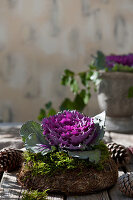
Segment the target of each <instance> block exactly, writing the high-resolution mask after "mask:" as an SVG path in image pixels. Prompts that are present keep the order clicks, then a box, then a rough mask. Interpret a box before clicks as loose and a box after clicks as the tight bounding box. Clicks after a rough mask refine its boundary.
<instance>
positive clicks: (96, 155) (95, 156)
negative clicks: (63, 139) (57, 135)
mask: <svg viewBox="0 0 133 200" xmlns="http://www.w3.org/2000/svg"><path fill="white" fill-rule="evenodd" d="M68 155H69V156H71V157H74V158H79V159H88V158H89V161H90V162H93V163H95V164H97V163H98V162H99V161H100V157H101V152H100V151H99V150H98V149H95V150H89V151H68Z"/></svg>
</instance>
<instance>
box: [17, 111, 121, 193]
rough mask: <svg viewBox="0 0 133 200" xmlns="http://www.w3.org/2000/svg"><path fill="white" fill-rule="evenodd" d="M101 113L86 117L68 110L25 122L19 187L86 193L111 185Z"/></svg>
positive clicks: (114, 173)
mask: <svg viewBox="0 0 133 200" xmlns="http://www.w3.org/2000/svg"><path fill="white" fill-rule="evenodd" d="M104 123H105V112H103V113H101V114H99V115H97V116H95V117H88V116H85V115H84V114H82V113H80V112H78V111H76V110H72V111H69V110H68V111H66V110H64V111H63V112H59V113H57V114H56V115H54V116H50V117H49V118H44V119H43V120H42V123H41V124H38V123H36V122H33V121H29V122H27V123H25V124H24V125H23V126H22V128H21V130H20V134H21V136H22V139H23V141H24V143H25V147H26V149H27V151H26V152H25V155H24V157H25V162H24V164H23V166H22V169H21V171H20V173H19V176H18V180H19V183H20V184H21V185H23V186H24V187H26V188H28V189H32V190H40V191H42V190H47V189H48V190H49V192H54V193H55V192H56V193H64V194H67V195H68V194H87V193H93V192H96V191H100V190H102V189H105V188H108V187H111V186H112V185H114V184H115V183H116V181H117V178H118V168H117V165H116V163H115V161H114V160H113V159H112V158H111V156H110V153H109V151H108V148H107V146H106V145H105V144H104V143H103V141H102V139H103V136H104Z"/></svg>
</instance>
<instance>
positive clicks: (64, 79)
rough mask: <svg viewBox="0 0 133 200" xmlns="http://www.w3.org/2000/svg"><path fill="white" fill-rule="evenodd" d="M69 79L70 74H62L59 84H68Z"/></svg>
mask: <svg viewBox="0 0 133 200" xmlns="http://www.w3.org/2000/svg"><path fill="white" fill-rule="evenodd" d="M71 80H72V77H71V76H66V75H63V76H62V77H61V84H62V85H65V86H66V85H69V84H70V82H71Z"/></svg>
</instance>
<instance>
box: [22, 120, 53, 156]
mask: <svg viewBox="0 0 133 200" xmlns="http://www.w3.org/2000/svg"><path fill="white" fill-rule="evenodd" d="M20 135H21V136H22V140H23V142H24V143H25V147H26V149H27V150H30V151H31V152H34V153H39V152H40V148H39V145H43V146H45V152H48V151H50V150H51V146H50V145H49V143H48V141H47V140H46V139H45V137H44V136H43V134H42V128H41V125H40V124H39V123H37V122H34V121H28V122H26V123H25V124H23V125H22V127H21V129H20ZM43 154H44V150H43Z"/></svg>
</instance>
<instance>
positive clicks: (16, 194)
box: [0, 129, 133, 200]
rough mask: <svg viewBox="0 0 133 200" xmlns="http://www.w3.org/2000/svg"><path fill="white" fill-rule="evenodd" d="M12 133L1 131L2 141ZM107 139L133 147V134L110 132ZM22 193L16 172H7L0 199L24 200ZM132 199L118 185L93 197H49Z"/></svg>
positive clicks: (55, 199)
mask: <svg viewBox="0 0 133 200" xmlns="http://www.w3.org/2000/svg"><path fill="white" fill-rule="evenodd" d="M5 130H7V129H5ZM11 130H12V134H13V135H14V134H15V129H10V131H11ZM10 131H9V130H8V132H7V135H6V131H5V133H4V130H3V129H2V130H1V129H0V139H1V136H2V138H4V134H5V138H7V137H9V134H10ZM16 137H17V138H18V139H19V135H18V129H17V132H16ZM9 139H10V137H9ZM105 139H106V140H107V141H108V142H117V143H119V144H123V145H125V146H133V134H129V135H128V134H118V133H112V132H110V133H106V134H105ZM7 144H8V143H7ZM7 146H8V145H7ZM129 169H130V170H131V171H132V172H133V159H132V163H130V165H129ZM122 174H123V172H119V176H120V175H122ZM22 191H23V188H22V187H21V186H20V185H18V183H17V178H16V172H13V173H6V172H5V173H4V175H3V177H2V180H1V184H0V199H3V200H9V199H10V200H15V199H16V200H17V199H18V200H20V199H21V198H22ZM131 199H132V198H129V197H126V196H124V195H122V194H121V192H120V191H119V190H118V185H117V184H116V185H115V186H114V187H112V188H111V189H109V190H106V191H102V192H99V193H97V194H91V195H85V196H68V197H65V196H59V195H53V196H48V200H131Z"/></svg>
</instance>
